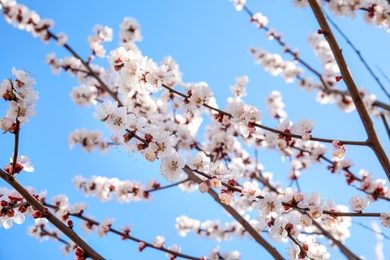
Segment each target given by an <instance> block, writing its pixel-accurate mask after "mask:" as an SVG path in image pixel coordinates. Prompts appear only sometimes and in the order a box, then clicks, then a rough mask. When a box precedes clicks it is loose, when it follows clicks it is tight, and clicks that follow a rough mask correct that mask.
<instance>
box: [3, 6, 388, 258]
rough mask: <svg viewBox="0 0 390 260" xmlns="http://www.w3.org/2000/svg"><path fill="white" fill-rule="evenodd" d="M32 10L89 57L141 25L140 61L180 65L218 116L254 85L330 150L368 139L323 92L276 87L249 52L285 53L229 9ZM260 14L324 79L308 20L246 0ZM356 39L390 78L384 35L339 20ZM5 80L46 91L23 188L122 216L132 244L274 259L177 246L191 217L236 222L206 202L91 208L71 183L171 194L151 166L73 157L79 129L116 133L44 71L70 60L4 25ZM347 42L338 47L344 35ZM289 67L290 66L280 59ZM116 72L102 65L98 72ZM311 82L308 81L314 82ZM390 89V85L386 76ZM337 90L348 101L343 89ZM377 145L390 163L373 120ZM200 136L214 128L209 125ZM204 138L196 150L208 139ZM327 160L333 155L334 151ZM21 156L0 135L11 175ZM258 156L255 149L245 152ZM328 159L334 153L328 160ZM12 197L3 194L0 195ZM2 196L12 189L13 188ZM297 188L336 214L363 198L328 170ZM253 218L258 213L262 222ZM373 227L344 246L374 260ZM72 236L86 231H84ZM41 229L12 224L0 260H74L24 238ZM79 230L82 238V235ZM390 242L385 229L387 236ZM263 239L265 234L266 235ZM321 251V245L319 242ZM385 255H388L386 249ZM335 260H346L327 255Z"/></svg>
mask: <svg viewBox="0 0 390 260" xmlns="http://www.w3.org/2000/svg"><path fill="white" fill-rule="evenodd" d="M20 3H22V4H25V5H27V6H28V7H29V8H30V9H32V10H35V11H36V12H37V13H38V14H39V15H40V16H41V17H46V18H52V19H54V21H55V26H54V29H53V31H54V32H56V33H57V32H61V31H63V32H65V33H66V34H67V35H68V36H69V40H68V43H69V44H70V45H71V46H73V47H74V49H75V50H76V51H77V52H78V53H79V54H80V55H81V56H82V57H84V58H86V57H87V56H88V55H89V54H90V50H89V47H88V42H87V37H88V36H89V35H91V34H92V28H93V26H94V25H95V24H102V25H108V26H110V27H111V28H113V30H114V40H113V41H112V42H111V43H107V44H105V46H106V49H107V50H111V49H114V48H116V47H117V42H118V40H119V39H118V32H119V24H120V23H121V22H122V21H123V18H124V17H128V16H131V17H134V18H135V19H137V21H138V22H139V23H140V25H141V30H142V34H143V41H142V42H141V43H139V48H140V50H141V51H142V53H143V54H144V55H146V56H148V57H150V58H152V59H153V60H155V61H157V62H159V61H160V60H161V59H162V58H163V57H165V56H168V55H171V56H172V57H173V58H174V59H175V60H176V61H177V63H178V64H179V66H180V70H181V71H182V72H183V81H185V82H199V81H205V82H207V83H208V84H209V86H210V87H211V88H212V89H213V91H214V95H215V97H216V98H217V102H218V104H219V106H220V107H222V108H224V107H225V104H226V98H227V97H229V96H231V94H230V92H229V91H228V89H229V86H231V85H233V84H234V79H235V78H236V77H239V76H243V75H247V76H248V77H249V79H250V83H249V84H248V86H247V91H248V93H249V95H248V96H247V97H245V101H246V102H247V103H249V104H254V105H257V106H258V108H259V109H261V110H266V105H265V102H264V100H265V97H266V96H267V95H268V94H269V93H271V92H272V91H273V90H278V91H280V92H282V94H283V101H284V103H285V104H286V111H287V113H288V115H289V117H288V119H289V120H292V121H293V122H297V121H298V120H299V119H302V118H305V119H308V120H313V121H315V126H314V130H313V135H314V136H317V137H323V138H329V139H345V140H356V141H363V140H365V139H366V136H365V133H364V129H363V126H362V124H361V123H360V121H359V118H358V115H357V113H356V112H352V113H348V114H345V113H342V112H340V111H339V110H338V109H337V107H336V106H335V105H320V104H319V103H317V102H316V101H315V94H314V93H307V92H304V91H302V90H300V89H298V87H297V84H296V82H293V83H291V84H286V83H284V81H283V80H282V79H281V78H280V77H272V76H271V75H269V74H268V73H267V72H264V71H263V70H262V68H261V67H260V66H259V65H256V64H255V62H254V60H253V58H252V57H251V55H250V54H249V51H248V49H249V47H250V46H254V47H261V48H263V49H265V50H268V51H269V52H276V53H282V50H281V48H280V46H279V45H278V44H277V43H276V42H272V41H268V40H267V39H266V37H265V33H264V31H262V30H259V29H256V27H255V26H254V25H253V24H251V23H249V21H248V20H249V17H248V15H247V14H245V13H244V12H237V11H236V10H235V9H234V7H233V4H232V3H231V2H229V1H227V0H218V1H206V0H197V1H195V0H187V1H178V0H166V1H152V0H146V1H122V0H120V1H74V0H69V1H61V2H60V1H28V0H26V1H24V2H20ZM248 6H249V7H250V8H251V10H252V11H253V12H258V11H259V12H261V13H263V14H264V15H266V16H267V17H268V18H269V20H270V22H269V27H271V28H275V29H276V30H277V31H278V32H280V33H282V34H283V38H284V39H285V41H286V42H287V43H288V45H289V46H290V47H291V48H292V49H295V48H299V50H300V54H301V57H302V58H303V59H305V60H306V61H308V62H309V63H310V64H312V66H313V67H315V68H317V69H318V70H321V66H320V63H319V61H318V60H317V59H316V58H315V56H314V54H313V52H312V50H311V49H310V47H309V45H308V44H307V38H308V35H309V34H310V33H313V32H316V31H317V29H318V28H319V26H318V25H317V22H316V21H315V20H314V18H313V14H312V13H311V11H310V10H309V9H303V10H297V9H294V8H293V7H292V4H291V3H290V2H289V1H279V0H274V1H248ZM335 21H336V22H337V23H338V25H339V26H340V27H341V28H342V29H343V31H344V33H346V34H347V35H348V36H349V37H350V39H351V40H352V41H353V42H354V43H355V45H356V46H357V47H358V49H359V50H361V52H362V54H363V55H364V56H365V57H366V58H367V61H368V63H369V64H371V65H372V66H373V68H374V71H375V72H377V73H378V70H377V69H376V66H377V67H379V68H381V69H382V70H383V72H384V73H385V74H387V75H389V74H390V66H389V65H388V64H389V63H388V62H389V59H390V54H389V53H390V52H388V46H389V43H390V41H389V35H388V34H387V33H386V31H385V30H383V29H377V28H374V27H373V26H369V25H367V24H365V23H363V22H362V19H361V14H359V15H358V17H357V18H356V19H354V20H353V19H350V18H343V19H335ZM0 32H1V35H2V36H1V40H0V80H2V79H4V78H9V77H11V76H12V74H11V70H12V67H16V68H17V69H22V68H23V69H26V70H28V71H30V72H31V73H32V74H33V75H34V78H35V80H36V81H37V85H36V87H35V88H36V89H37V90H38V91H39V97H40V98H39V100H38V102H37V106H36V110H37V115H36V116H35V117H33V118H32V119H31V121H30V122H29V123H28V124H26V126H25V127H24V128H22V131H21V143H20V152H21V153H22V154H25V155H27V156H29V157H30V158H31V160H32V163H33V165H34V167H35V172H34V173H26V172H23V173H22V174H21V175H20V176H18V179H19V180H20V182H21V183H22V184H24V185H26V186H32V187H34V188H35V189H36V190H37V191H42V190H47V192H48V196H47V197H48V198H51V197H52V196H54V195H57V194H67V195H68V196H69V199H70V202H72V203H75V202H82V201H84V202H87V203H88V205H89V208H88V210H87V214H90V215H93V216H95V217H96V220H98V221H101V220H102V219H104V218H107V217H115V218H116V221H115V222H114V224H113V227H115V228H120V227H121V226H123V225H125V224H130V225H132V226H133V228H132V233H131V234H132V235H133V236H135V237H137V238H140V239H144V240H147V241H149V242H151V241H153V240H154V238H155V236H157V235H163V236H165V238H166V245H167V246H169V245H171V244H177V245H179V246H180V247H181V248H182V252H183V253H186V254H190V255H194V256H202V255H207V256H208V254H209V252H210V250H211V249H212V248H214V247H216V246H217V245H220V247H221V249H222V251H224V250H239V251H240V252H241V253H242V259H269V255H268V254H267V253H266V252H265V251H264V250H263V249H262V248H261V247H260V246H259V245H257V244H255V243H253V242H252V241H250V240H248V239H243V240H239V239H233V240H232V241H228V242H222V243H219V242H217V241H214V240H211V239H198V238H197V237H196V235H194V234H189V236H188V237H186V238H182V237H180V236H179V235H178V234H177V232H176V230H175V228H174V225H175V219H176V217H178V216H180V215H182V214H185V215H187V216H188V217H190V218H196V219H199V220H200V221H205V220H208V219H210V220H214V219H221V223H224V222H225V221H230V220H232V219H231V218H230V217H229V216H227V214H226V213H225V212H224V211H223V210H222V208H221V207H220V206H219V205H217V204H216V203H214V202H213V200H212V199H211V198H210V197H209V196H208V195H207V194H206V195H202V194H200V193H199V192H195V193H192V194H187V193H183V192H181V191H180V190H178V189H170V190H167V191H160V192H156V193H155V194H154V196H155V197H154V198H153V199H152V200H151V201H150V202H137V203H136V202H132V203H130V204H120V203H119V202H117V201H115V200H113V201H110V202H106V203H100V202H99V201H97V199H96V198H86V197H85V196H84V195H83V194H82V193H81V192H80V191H78V190H76V189H75V188H74V186H73V184H72V182H71V180H72V179H73V178H74V176H76V175H83V176H84V177H89V176H92V175H101V176H106V177H109V178H112V177H117V178H119V179H122V180H125V179H129V180H139V181H141V182H143V183H146V182H147V181H148V180H150V179H151V178H156V179H158V180H159V181H160V182H161V184H162V185H166V184H168V183H167V181H166V180H165V179H164V178H162V177H161V176H160V173H159V164H158V162H157V163H153V164H152V163H147V162H146V161H145V160H144V159H143V158H142V157H140V156H137V155H133V154H127V153H126V152H124V151H118V150H116V149H112V150H111V151H110V154H108V155H101V154H99V153H98V152H94V153H89V154H87V153H84V152H83V151H81V150H80V149H78V148H75V149H73V150H70V149H69V147H68V143H67V138H68V135H69V133H70V132H72V131H74V130H75V129H77V128H87V129H89V130H95V129H98V130H101V131H104V132H105V134H106V137H109V132H108V130H106V129H105V128H104V126H103V124H101V122H99V121H98V120H95V119H94V118H93V117H92V113H93V108H92V107H91V108H85V107H78V106H76V105H75V104H73V103H72V102H71V99H70V97H69V91H70V90H71V89H72V88H73V87H74V86H77V85H78V83H77V82H76V80H75V79H74V78H72V77H70V76H69V75H67V74H66V73H63V72H62V73H61V75H60V76H57V75H52V74H51V70H50V68H49V67H48V66H47V65H46V64H44V62H43V60H44V59H45V56H46V54H48V53H51V52H55V53H56V54H57V56H58V57H64V56H66V55H68V53H67V52H66V51H65V50H64V49H62V48H61V47H59V46H57V45H56V44H55V43H54V42H51V43H49V44H47V45H45V44H43V43H42V42H41V41H40V40H39V39H35V38H33V37H32V36H31V35H30V34H29V33H27V32H25V31H20V30H18V29H16V28H14V27H12V26H11V25H9V24H7V23H6V22H5V21H4V19H0ZM336 36H337V37H338V39H341V37H340V36H339V35H338V34H336ZM340 46H342V49H343V54H344V55H345V56H346V58H347V61H348V62H349V63H348V64H349V66H350V69H351V72H352V74H353V76H354V78H355V80H356V82H357V85H358V86H359V87H365V88H367V89H368V90H369V91H370V92H371V93H375V94H376V95H377V97H378V99H379V100H381V101H385V102H388V99H387V98H386V96H385V95H384V94H383V92H381V90H380V89H379V87H378V85H377V84H376V83H375V81H374V80H373V79H372V78H371V77H370V76H369V74H368V72H367V71H366V70H365V69H364V67H363V66H362V64H361V62H359V60H358V58H357V57H356V55H355V54H354V53H353V51H352V50H351V49H350V47H349V46H348V45H347V44H346V42H345V41H344V40H340ZM282 56H283V57H284V58H285V59H287V60H290V59H291V57H290V56H288V55H284V54H282ZM96 62H97V63H98V64H99V65H102V66H104V67H108V64H107V63H106V61H105V59H101V60H97V61H96ZM305 75H310V73H309V72H307V71H306V72H305ZM381 80H382V82H384V83H385V85H386V86H387V87H388V90H389V89H390V87H389V82H386V80H385V79H384V78H383V77H381ZM339 87H340V88H341V89H342V90H344V89H345V86H344V85H343V83H340V84H339ZM6 109H7V107H6V103H5V102H2V101H0V113H2V114H3V115H4V114H5V111H6ZM373 120H374V123H375V126H376V128H377V131H378V134H379V136H380V139H381V140H382V143H383V146H384V148H385V150H386V151H387V153H389V152H390V148H389V147H390V146H389V138H388V137H387V136H386V134H385V131H384V128H383V124H382V123H381V121H380V120H378V119H373ZM262 122H263V124H264V125H267V126H270V127H275V126H276V125H277V123H278V122H277V121H275V120H273V119H271V118H270V117H269V116H268V113H267V111H264V113H263V120H262ZM202 127H205V125H203V126H202ZM202 139H203V136H202V132H201V134H200V136H199V140H202ZM328 147H329V149H330V146H329V145H328ZM347 149H348V153H347V158H351V159H352V160H353V161H354V166H353V167H352V170H353V172H355V173H358V171H359V170H360V169H362V168H364V169H366V170H368V171H370V172H372V173H373V174H374V176H375V177H376V178H384V179H386V176H385V174H384V172H383V170H382V169H381V167H380V165H379V163H378V161H377V159H376V158H375V157H374V155H373V153H372V152H371V150H369V148H366V147H358V148H356V147H347ZM12 151H13V136H12V135H10V134H6V135H0V158H1V162H2V163H3V165H5V164H7V163H8V162H9V157H10V156H11V155H12ZM248 151H249V152H250V153H251V154H253V150H248ZM328 156H330V153H328ZM259 160H260V162H261V163H262V164H263V165H264V166H265V170H266V171H270V172H273V173H274V176H275V177H274V178H275V180H278V181H280V182H281V184H282V185H283V186H286V185H288V181H287V174H288V170H289V168H290V166H289V162H288V161H286V162H283V161H282V160H281V159H280V156H279V155H278V153H276V152H274V151H270V150H264V151H261V152H260V153H259ZM1 186H3V185H2V184H0V187H1ZM4 186H5V184H4ZM300 186H301V188H302V191H303V192H312V191H319V192H320V194H321V195H322V196H323V198H325V200H328V199H330V200H333V201H334V202H335V203H336V204H342V205H348V200H349V198H350V197H352V196H355V195H358V194H360V193H359V192H358V191H357V190H356V189H354V188H352V187H347V186H346V185H345V180H344V177H343V176H342V175H331V174H330V173H329V172H328V171H327V170H326V165H325V164H321V165H317V166H314V167H312V168H311V170H310V171H307V172H303V177H302V180H300ZM380 211H390V208H389V205H388V204H386V203H383V202H378V203H373V204H372V205H370V207H368V209H367V212H380ZM254 214H255V213H253V216H252V217H254V216H255V215H254ZM374 220H376V219H374V218H373V219H363V218H362V219H353V221H354V222H355V223H354V226H353V227H352V228H351V234H352V236H351V238H349V239H347V240H346V245H347V246H348V247H349V248H350V249H351V250H352V251H354V252H355V253H356V254H357V255H362V256H365V258H366V259H373V258H374V246H375V243H376V239H375V235H374V234H373V233H372V232H371V231H368V230H366V229H364V228H362V227H361V226H359V225H358V223H363V224H364V225H368V226H369V225H370V223H371V221H374ZM74 222H75V226H77V225H78V221H77V220H75V221H74ZM32 223H33V220H32V219H31V218H28V219H27V220H26V222H25V223H24V224H23V225H20V226H18V225H14V226H13V227H12V228H11V229H10V230H5V229H4V228H0V259H4V260H8V259H43V260H45V259H72V258H73V256H68V257H67V258H63V257H62V256H61V252H60V245H61V244H60V243H59V242H53V241H44V242H42V243H40V242H39V241H37V240H36V239H34V238H32V237H28V236H27V235H26V232H27V226H29V225H31V224H32ZM76 229H77V228H76ZM383 231H384V232H385V234H387V235H389V236H390V232H389V230H388V229H384V230H383ZM80 234H81V236H82V237H83V238H85V239H86V240H87V241H88V242H89V243H90V245H91V246H92V247H94V248H95V249H96V250H97V251H98V252H99V253H101V254H102V255H103V256H104V257H106V258H108V259H165V258H166V257H165V253H161V252H158V251H156V250H153V249H150V248H148V249H147V250H146V251H145V252H142V253H138V251H137V248H138V245H137V244H135V243H133V242H129V241H125V242H123V241H121V240H120V239H119V238H118V237H116V236H115V235H114V234H108V236H107V237H106V238H104V239H100V238H98V237H97V235H96V234H93V235H89V236H87V235H86V234H84V233H80ZM265 237H266V235H265ZM322 242H324V241H322ZM384 244H385V247H384V249H383V250H384V253H385V255H390V246H389V245H390V244H389V240H386V239H385V240H384ZM288 245H289V244H278V245H277V248H278V249H280V251H281V253H282V254H283V255H285V253H286V249H287V247H288ZM386 245H387V247H386ZM328 250H329V251H330V252H331V254H332V258H331V259H338V258H341V259H342V258H343V256H342V255H340V254H339V253H338V252H335V251H333V250H332V249H331V248H330V247H329V248H328Z"/></svg>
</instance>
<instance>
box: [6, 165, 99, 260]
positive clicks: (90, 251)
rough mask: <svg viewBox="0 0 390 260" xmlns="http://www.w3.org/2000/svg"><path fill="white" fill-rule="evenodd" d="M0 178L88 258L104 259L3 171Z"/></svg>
mask: <svg viewBox="0 0 390 260" xmlns="http://www.w3.org/2000/svg"><path fill="white" fill-rule="evenodd" d="M0 178H2V179H3V180H4V181H6V182H7V183H8V184H9V185H11V186H12V187H13V188H14V189H15V190H16V191H17V192H19V193H20V195H22V196H23V198H24V199H25V200H26V201H27V202H28V204H30V205H31V206H32V207H34V208H35V209H36V210H39V211H40V212H42V213H43V216H44V217H45V218H46V219H47V220H48V221H50V223H52V224H53V225H54V226H55V227H56V228H58V229H59V230H60V231H61V232H62V233H64V234H65V235H66V236H67V237H69V238H70V239H71V240H72V241H73V242H74V243H75V244H76V245H78V246H79V247H80V248H81V249H82V250H83V251H84V252H85V253H86V254H87V256H88V257H91V258H92V259H94V260H103V259H105V258H104V257H102V256H101V255H100V254H99V253H97V252H96V251H95V250H94V249H93V248H92V247H90V246H89V245H88V244H87V243H86V242H85V241H84V240H82V239H81V238H80V237H79V236H78V235H77V234H76V232H74V231H73V230H72V229H71V228H69V227H68V226H66V225H65V224H64V223H62V221H61V220H59V219H58V218H57V217H56V216H55V215H53V214H52V213H51V212H50V211H48V210H47V209H46V210H45V207H44V206H43V205H42V204H41V203H40V202H39V201H38V200H37V199H35V198H34V197H33V196H32V195H31V194H30V193H29V192H28V191H27V190H26V189H25V188H24V187H23V186H22V185H21V184H20V183H19V182H18V181H17V180H16V178H14V177H13V176H10V175H8V174H7V173H6V172H5V171H3V170H2V169H0Z"/></svg>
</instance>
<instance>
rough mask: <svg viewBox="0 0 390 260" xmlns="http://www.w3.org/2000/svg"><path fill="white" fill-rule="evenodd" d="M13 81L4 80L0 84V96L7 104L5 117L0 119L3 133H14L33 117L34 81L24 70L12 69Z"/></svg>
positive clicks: (36, 96)
mask: <svg viewBox="0 0 390 260" xmlns="http://www.w3.org/2000/svg"><path fill="white" fill-rule="evenodd" d="M12 74H13V75H14V76H15V77H16V79H15V81H12V80H11V79H4V80H3V81H2V82H1V83H0V96H1V97H2V98H3V99H4V100H6V101H8V102H9V109H8V110H7V113H6V116H5V117H3V118H2V119H1V122H0V127H1V129H2V130H3V131H4V132H14V131H15V128H16V127H17V125H18V126H19V127H20V126H23V125H24V124H25V123H27V122H28V121H29V120H30V118H31V117H32V116H34V115H35V102H36V101H37V100H38V92H37V91H36V90H34V89H33V86H34V85H35V80H34V79H33V78H32V77H31V75H30V73H28V72H27V71H26V70H16V69H15V68H12Z"/></svg>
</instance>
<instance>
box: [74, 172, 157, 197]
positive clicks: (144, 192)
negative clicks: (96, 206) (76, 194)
mask: <svg viewBox="0 0 390 260" xmlns="http://www.w3.org/2000/svg"><path fill="white" fill-rule="evenodd" d="M73 183H74V185H75V187H76V188H77V189H80V190H81V191H82V192H83V193H84V194H85V195H86V196H91V197H97V198H98V199H99V200H100V201H102V202H106V201H108V200H111V199H112V198H113V196H114V195H115V198H116V199H117V200H118V201H119V202H120V203H129V202H131V201H140V200H150V199H151V198H152V195H151V194H150V191H151V190H156V189H159V188H160V184H159V183H158V182H157V181H156V180H155V179H152V180H150V181H149V182H148V183H147V184H146V185H143V184H141V183H140V182H138V181H129V180H123V181H122V180H119V179H117V178H106V177H102V176H92V177H91V178H89V179H87V178H83V177H82V176H76V177H75V178H74V179H73Z"/></svg>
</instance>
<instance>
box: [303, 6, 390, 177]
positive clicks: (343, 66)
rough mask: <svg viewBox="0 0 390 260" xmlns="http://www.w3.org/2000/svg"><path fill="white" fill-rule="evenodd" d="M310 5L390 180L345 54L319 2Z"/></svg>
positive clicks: (380, 148) (387, 167) (379, 144)
mask: <svg viewBox="0 0 390 260" xmlns="http://www.w3.org/2000/svg"><path fill="white" fill-rule="evenodd" d="M308 1H309V4H310V6H311V9H312V10H313V13H314V15H315V17H316V19H317V21H318V23H319V25H320V27H321V29H322V31H323V32H324V36H325V38H326V40H327V41H328V43H329V46H330V48H331V50H332V52H333V55H334V58H335V60H336V62H337V64H338V66H339V68H340V71H341V75H342V77H343V79H344V82H345V84H346V85H347V87H348V91H349V93H350V95H351V98H352V101H353V103H354V104H355V107H356V110H357V112H358V114H359V116H360V119H361V121H362V123H363V126H364V128H365V130H366V133H367V136H368V143H369V146H370V147H371V149H372V150H373V151H374V153H375V155H376V156H377V158H378V160H379V162H380V164H381V165H382V168H383V170H384V171H385V173H386V175H387V178H388V179H389V180H390V163H389V159H388V157H387V155H386V152H385V150H384V149H383V147H382V145H381V143H380V141H379V138H378V136H377V134H376V131H375V128H374V125H373V123H372V120H371V118H370V116H369V114H368V112H367V109H366V106H365V105H364V103H363V101H362V99H361V97H360V93H359V90H358V89H357V87H356V84H355V82H354V80H353V78H352V75H351V73H350V71H349V68H348V66H347V63H346V61H345V59H344V56H343V54H342V53H341V50H340V47H339V46H338V44H337V41H336V39H335V37H334V35H333V33H332V30H331V29H330V27H329V25H328V22H327V21H326V18H325V16H324V14H323V12H322V10H321V7H320V6H319V4H318V2H317V1H316V0H308Z"/></svg>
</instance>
